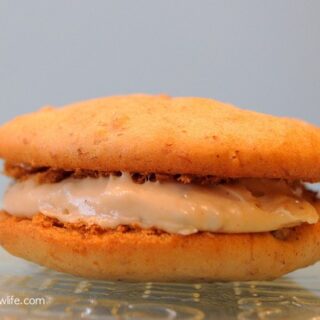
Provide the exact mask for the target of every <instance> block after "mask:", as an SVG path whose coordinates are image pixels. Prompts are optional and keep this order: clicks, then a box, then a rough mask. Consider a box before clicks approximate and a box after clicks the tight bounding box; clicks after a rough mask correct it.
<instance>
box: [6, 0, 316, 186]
mask: <svg viewBox="0 0 320 320" xmlns="http://www.w3.org/2000/svg"><path fill="white" fill-rule="evenodd" d="M319 16H320V1H318V0H313V1H312V0H305V1H303V0H300V1H294V0H280V1H279V0H273V1H271V0H264V1H261V0H260V1H256V0H241V1H239V0H221V1H185V0H184V1H182V0H180V1H177V0H167V1H164V0H161V1H152V0H146V1H139V0H136V1H106V0H104V1H98V0H96V1H89V0H87V1H80V0H63V1H62V0H55V1H48V0H47V1H45V0H38V1H35V0H28V1H12V0H11V1H9V0H0V90H1V93H0V109H1V113H0V122H5V121H7V120H9V119H10V118H12V117H13V116H15V115H18V114H20V113H23V112H27V111H32V110H35V109H37V108H39V107H40V106H42V105H45V104H52V105H61V104H64V103H68V102H72V101H74V100H82V99H85V98H91V97H96V96H103V95H110V94H119V93H130V92H148V93H159V92H161V93H162V92H165V93H169V94H172V95H189V96H190V95H191V96H205V97H215V98H217V99H220V100H223V101H228V102H232V103H234V104H237V105H239V106H241V107H246V108H249V109H255V110H258V111H262V112H268V113H273V114H278V115H288V116H293V117H300V118H303V119H305V120H308V121H311V122H313V123H315V124H320V118H319V114H320V112H319V110H320V62H319V58H320V19H319ZM0 186H1V188H2V190H3V186H4V179H3V178H2V180H0ZM0 191H1V190H0Z"/></svg>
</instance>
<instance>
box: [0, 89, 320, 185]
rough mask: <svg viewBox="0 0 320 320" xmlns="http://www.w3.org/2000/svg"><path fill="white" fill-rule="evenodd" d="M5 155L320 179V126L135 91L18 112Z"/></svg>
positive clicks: (54, 163)
mask: <svg viewBox="0 0 320 320" xmlns="http://www.w3.org/2000/svg"><path fill="white" fill-rule="evenodd" d="M0 156H1V157H2V158H4V159H6V160H7V161H9V162H12V163H28V164H31V165H33V166H48V167H54V168H63V169H77V168H81V169H91V170H101V171H130V172H157V173H170V174H175V173H185V174H187V173H190V174H199V175H214V176H218V177H234V178H236V177H266V178H284V179H290V180H292V179H301V180H305V181H310V182H311V181H319V180H320V129H319V128H317V127H314V126H312V125H310V124H307V123H305V122H302V121H299V120H294V119H287V118H281V117H274V116H270V115H265V114H260V113H256V112H252V111H247V110H241V109H239V108H236V107H234V106H232V105H229V104H225V103H222V102H218V101H215V100H212V99H203V98H171V97H168V96H163V95H160V96H149V95H129V96H115V97H107V98H99V99H95V100H88V101H84V102H79V103H75V104H71V105H68V106H65V107H63V108H57V109H56V108H51V107H47V108H43V109H42V110H40V111H38V112H35V113H31V114H28V115H23V116H20V117H17V118H16V119H14V120H12V121H10V122H9V123H7V124H5V125H3V126H2V127H1V128H0Z"/></svg>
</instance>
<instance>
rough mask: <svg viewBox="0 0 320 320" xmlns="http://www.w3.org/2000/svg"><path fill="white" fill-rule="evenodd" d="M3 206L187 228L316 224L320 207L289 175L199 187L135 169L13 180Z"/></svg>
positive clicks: (109, 223) (25, 213) (101, 221)
mask: <svg viewBox="0 0 320 320" xmlns="http://www.w3.org/2000/svg"><path fill="white" fill-rule="evenodd" d="M4 209H5V210H6V211H7V212H8V213H10V214H11V215H14V216H19V217H29V218H31V217H32V216H34V215H36V214H38V213H42V214H44V215H46V216H49V217H52V218H57V219H59V220H60V221H62V222H65V223H78V222H82V223H85V224H88V225H91V224H96V225H98V226H101V227H103V228H116V227H117V226H119V225H138V226H140V227H142V228H152V227H154V228H157V229H160V230H164V231H167V232H169V233H178V234H182V235H187V234H192V233H196V232H198V231H210V232H223V233H244V232H264V231H272V230H278V229H281V228H284V227H292V226H296V225H300V224H302V223H309V224H314V223H316V222H318V220H319V214H318V212H317V210H316V209H315V207H314V206H313V205H312V203H311V202H309V201H307V200H306V199H305V198H303V195H302V188H301V187H297V188H292V187H290V186H289V185H288V184H286V183H285V182H284V181H277V180H267V179H240V180H238V181H235V182H232V183H228V184H217V185H209V186H200V185H195V184H185V185H184V184H179V183H176V182H164V183H160V182H150V181H147V182H145V183H143V184H137V183H135V182H133V181H132V179H131V177H130V175H129V174H126V173H123V174H122V176H120V177H116V176H110V177H100V178H97V179H94V178H84V179H74V178H69V179H65V180H63V181H61V182H58V183H53V184H38V183H36V182H35V181H34V180H32V179H28V180H25V181H21V182H16V183H14V184H12V185H11V186H10V187H9V188H8V190H7V192H6V194H5V197H4Z"/></svg>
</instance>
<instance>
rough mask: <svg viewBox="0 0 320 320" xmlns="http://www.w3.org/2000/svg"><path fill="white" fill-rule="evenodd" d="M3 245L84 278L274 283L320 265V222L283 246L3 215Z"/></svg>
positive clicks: (258, 239) (253, 238) (244, 237)
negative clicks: (302, 269) (105, 228)
mask: <svg viewBox="0 0 320 320" xmlns="http://www.w3.org/2000/svg"><path fill="white" fill-rule="evenodd" d="M0 244H1V245H2V246H3V247H4V248H5V249H6V250H8V251H9V252H11V253H12V254H14V255H16V256H19V257H22V258H24V259H27V260H30V261H33V262H36V263H39V264H42V265H44V266H47V267H49V268H53V269H56V270H58V271H62V272H67V273H71V274H75V275H79V276H83V277H87V278H96V279H108V280H133V281H214V280H220V281H232V280H236V281H241V280H266V279H274V278H277V277H279V276H281V275H283V274H286V273H288V272H290V271H293V270H295V269H297V268H301V267H305V266H307V265H310V264H312V263H315V262H316V261H317V260H319V258H320V223H317V224H315V225H302V226H300V227H296V228H292V230H291V231H290V234H289V235H287V236H286V239H285V240H284V239H278V237H275V236H273V235H272V234H271V233H270V232H268V233H256V234H232V235H230V234H228V235H226V234H213V233H207V232H203V233H197V234H194V235H190V236H180V235H172V234H168V233H157V232H156V231H152V230H141V231H140V230H138V229H132V230H122V229H118V230H106V231H105V232H101V230H93V229H92V230H83V228H82V227H81V226H78V228H77V227H76V226H73V227H68V226H64V225H61V224H59V223H58V224H55V222H54V221H53V220H48V219H46V218H43V217H41V216H38V217H37V218H34V219H33V220H30V219H18V218H14V217H12V216H10V215H8V214H6V213H0Z"/></svg>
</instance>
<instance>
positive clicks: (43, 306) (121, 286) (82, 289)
mask: <svg viewBox="0 0 320 320" xmlns="http://www.w3.org/2000/svg"><path fill="white" fill-rule="evenodd" d="M0 259H1V264H0V303H1V305H0V319H15V320H19V319H43V318H46V319H79V318H81V319H241V320H242V319H303V320H306V319H312V320H320V279H319V274H320V265H319V264H318V265H315V266H313V267H309V268H307V269H304V270H300V271H298V272H295V273H292V274H291V275H289V276H287V277H284V278H281V279H279V280H276V281H271V282H232V283H220V282H218V283H211V284H210V283H195V284H186V283H179V284H172V283H151V282H147V283H125V282H108V281H91V280H86V279H82V278H77V277H73V276H69V275H65V274H61V273H58V272H54V271H51V270H48V269H45V268H42V267H39V266H36V265H34V264H31V263H28V262H25V261H22V260H20V259H17V258H14V257H12V256H10V255H9V254H7V253H5V252H4V251H3V250H0ZM30 298H31V299H30ZM14 299H15V300H14ZM25 299H27V300H25ZM37 299H38V300H37Z"/></svg>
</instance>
